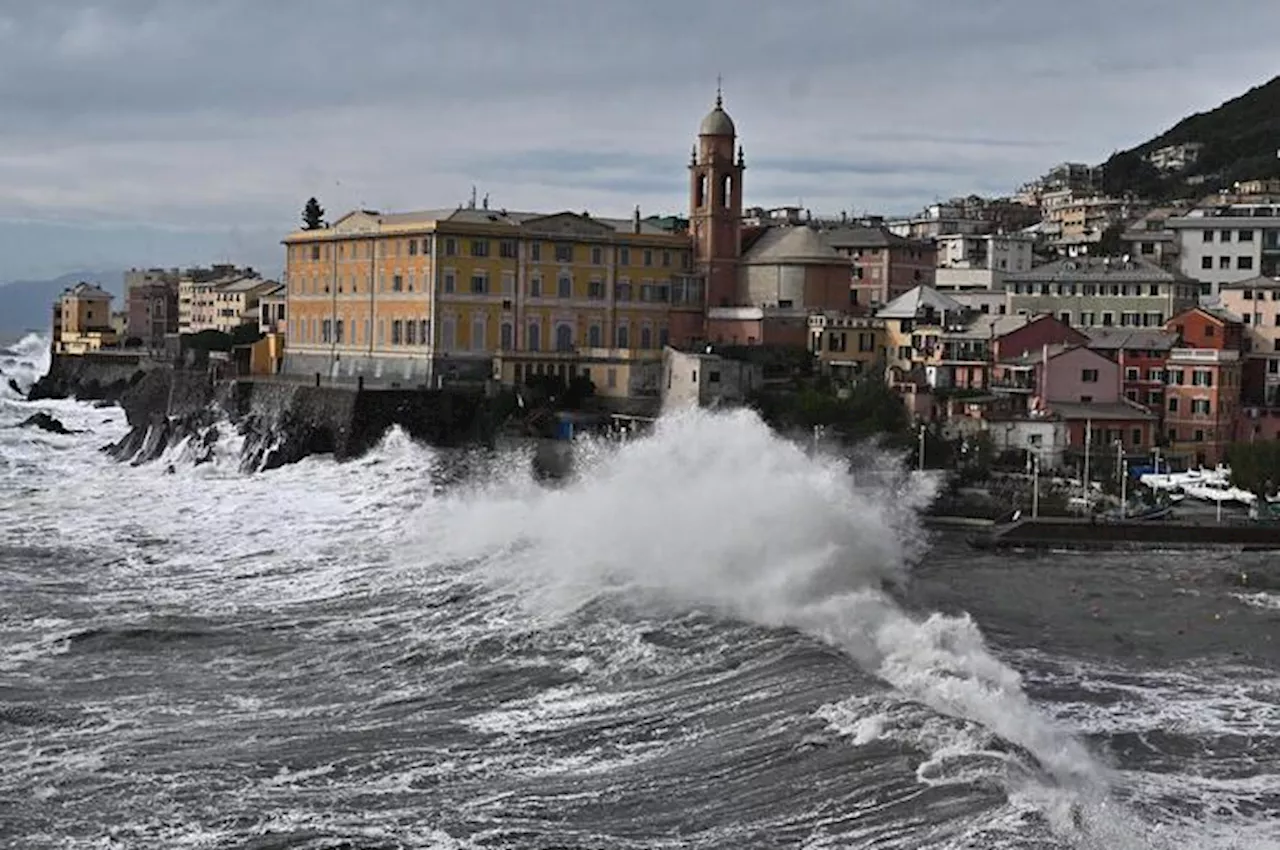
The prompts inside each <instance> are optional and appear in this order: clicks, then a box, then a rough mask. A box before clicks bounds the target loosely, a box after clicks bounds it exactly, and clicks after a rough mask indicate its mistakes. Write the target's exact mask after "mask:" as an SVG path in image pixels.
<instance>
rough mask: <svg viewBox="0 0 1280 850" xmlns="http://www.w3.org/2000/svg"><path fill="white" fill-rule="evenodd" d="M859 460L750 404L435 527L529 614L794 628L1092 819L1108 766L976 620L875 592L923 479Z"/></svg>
mask: <svg viewBox="0 0 1280 850" xmlns="http://www.w3.org/2000/svg"><path fill="white" fill-rule="evenodd" d="M863 455H864V456H863V457H861V458H860V460H859V462H858V465H857V468H856V469H855V470H854V471H853V472H852V473H850V471H849V468H848V467H849V463H848V461H847V459H845V458H836V457H833V456H831V455H827V454H824V453H821V452H808V451H806V449H805V447H803V446H801V445H798V444H796V443H794V442H789V441H785V440H782V439H780V438H779V437H777V436H776V435H775V434H774V433H773V432H772V431H771V430H770V429H769V428H768V427H767V426H766V425H765V424H764V423H763V422H762V421H761V420H760V419H759V417H758V416H756V415H755V414H754V413H752V412H750V411H736V412H731V413H708V412H702V411H694V412H690V413H686V414H682V415H678V416H674V417H664V418H663V419H661V420H660V421H659V422H658V423H657V426H656V428H655V431H654V433H653V434H652V435H651V436H650V437H647V438H644V439H640V440H636V441H634V442H630V443H627V444H624V445H622V446H621V447H619V448H618V449H616V450H604V449H597V450H594V451H591V452H588V453H587V457H588V466H589V468H588V469H586V470H583V471H582V472H581V474H580V475H578V476H576V478H575V480H573V481H572V482H570V483H569V484H568V485H567V486H565V487H562V488H558V489H551V490H548V489H543V488H540V487H537V486H536V485H532V484H525V485H519V486H514V487H513V486H512V482H511V480H510V479H508V480H507V481H506V482H505V484H504V487H505V488H506V490H505V492H495V490H494V489H492V488H489V489H486V490H481V491H476V492H472V493H470V494H468V495H466V496H460V497H458V498H457V499H455V500H454V501H453V503H452V504H451V505H448V506H439V507H441V508H443V510H442V511H441V512H438V513H436V519H437V522H443V523H444V525H445V527H447V528H448V529H449V531H448V532H447V533H446V534H444V535H443V536H444V537H446V538H447V539H448V541H449V543H450V544H451V548H450V552H451V556H454V557H457V556H462V557H469V558H473V559H481V560H483V562H484V565H485V566H484V571H485V575H486V577H487V578H488V580H489V581H490V582H491V583H492V584H493V585H494V586H495V587H496V588H499V589H505V590H506V591H509V592H511V593H513V594H515V595H516V596H517V597H518V599H519V600H520V602H521V603H522V604H523V605H525V606H526V607H527V608H528V609H530V610H531V611H532V612H533V613H534V614H535V615H536V616H539V617H546V618H551V619H552V620H554V619H558V618H560V617H562V616H565V615H568V614H569V613H571V612H573V611H575V610H577V609H578V608H580V607H581V606H582V605H584V604H587V603H589V602H591V601H593V600H596V599H599V598H601V597H603V596H607V595H612V596H619V597H629V598H632V599H635V600H637V601H638V600H640V599H654V598H656V599H660V600H664V601H666V602H668V603H670V604H675V605H677V606H685V607H689V608H695V607H696V608H709V609H712V610H716V611H719V612H721V613H722V614H724V615H727V616H731V617H735V618H740V619H742V620H745V621H748V622H754V623H758V624H761V625H766V626H771V627H785V628H795V629H799V630H801V631H803V632H805V633H808V634H810V635H812V636H814V637H816V638H819V639H821V640H823V641H825V642H827V643H829V644H831V645H833V646H836V647H839V648H840V649H842V650H843V651H845V652H847V653H848V654H849V655H850V656H851V657H852V658H853V659H854V660H856V661H857V662H858V663H859V664H860V665H861V666H862V667H863V668H864V669H866V670H867V671H869V672H872V673H874V674H875V675H877V676H878V677H880V678H881V679H883V680H884V681H886V682H887V683H889V684H890V685H892V686H893V687H895V688H896V689H898V690H899V691H900V692H902V693H903V694H904V695H906V696H907V697H909V698H911V699H913V700H916V701H918V702H920V703H921V704H923V705H926V706H928V707H929V708H930V709H932V710H934V711H937V712H939V713H941V714H945V715H949V716H953V717H957V718H960V719H963V720H966V721H970V722H975V723H978V724H980V725H982V726H983V727H985V728H987V729H988V730H990V731H991V732H992V733H994V734H996V735H997V736H999V737H1000V738H1002V739H1003V740H1005V741H1007V742H1009V743H1012V744H1014V745H1016V746H1018V747H1020V748H1022V749H1023V750H1025V751H1026V752H1028V753H1029V754H1030V755H1031V757H1032V758H1033V759H1034V760H1035V761H1036V762H1037V763H1038V765H1039V767H1040V769H1041V770H1043V772H1044V774H1045V775H1046V776H1047V777H1048V778H1049V781H1050V782H1051V783H1052V784H1053V785H1055V786H1058V787H1059V788H1062V789H1064V790H1067V791H1068V793H1069V794H1070V795H1072V797H1073V798H1077V799H1079V800H1082V801H1088V802H1089V806H1088V811H1090V812H1101V811H1105V808H1106V802H1105V801H1106V788H1107V786H1108V781H1107V775H1106V772H1105V770H1104V769H1103V768H1102V767H1101V766H1100V765H1099V764H1098V763H1097V762H1096V761H1095V760H1094V759H1093V758H1092V756H1091V755H1090V753H1089V752H1088V750H1087V749H1086V748H1085V747H1084V746H1083V745H1082V744H1081V743H1080V742H1079V741H1077V740H1075V739H1074V738H1072V737H1071V736H1070V735H1068V734H1066V733H1065V732H1064V731H1063V730H1061V729H1059V728H1058V727H1057V726H1055V725H1054V724H1053V723H1052V722H1051V721H1050V720H1049V719H1048V718H1046V717H1045V716H1043V715H1042V714H1041V713H1040V712H1038V711H1037V710H1036V708H1035V707H1034V706H1033V705H1032V703H1031V702H1030V700H1029V699H1028V697H1027V696H1026V694H1025V692H1024V691H1023V688H1022V683H1021V680H1020V678H1019V676H1018V674H1017V673H1016V672H1015V671H1014V670H1012V669H1011V668H1009V667H1008V666H1007V665H1005V664H1003V663H1002V662H1000V661H999V660H998V659H997V658H995V657H994V656H993V655H992V654H991V653H990V651H989V650H988V648H987V646H986V644H985V641H984V640H983V637H982V634H981V632H980V630H979V629H978V627H977V625H976V624H975V623H974V622H973V621H972V620H971V619H970V618H969V617H967V616H960V617H948V616H943V615H940V614H933V615H929V616H924V617H917V616H913V615H911V614H908V613H907V612H905V611H903V610H902V609H901V608H900V606H899V605H898V604H897V603H896V602H895V601H894V600H893V598H892V597H891V595H890V594H889V593H888V592H887V591H886V590H885V589H884V588H885V586H886V585H888V584H892V583H895V582H898V581H901V580H902V579H903V578H904V577H905V575H906V573H907V572H908V570H909V568H910V566H911V564H912V562H913V560H914V559H915V558H916V557H918V555H919V554H920V553H921V551H923V549H922V547H923V546H924V543H923V541H924V534H923V533H922V530H921V529H920V527H919V524H918V522H917V517H918V512H919V510H920V509H921V508H922V507H924V506H925V505H926V504H927V503H928V502H929V500H930V499H931V498H932V496H933V495H934V492H935V491H936V486H937V482H936V481H935V480H933V479H930V478H928V477H927V476H919V475H912V474H910V473H907V472H906V471H905V470H904V468H903V464H902V459H901V458H900V457H894V456H892V455H889V454H887V453H883V452H876V451H870V452H864V453H863ZM464 541H465V545H460V544H463V543H464ZM1079 811H1080V812H1084V811H1085V809H1083V808H1082V809H1079ZM1078 817H1082V818H1086V819H1087V818H1091V817H1093V816H1091V815H1079V816H1078ZM1064 823H1065V824H1066V826H1065V827H1064V828H1076V827H1078V826H1079V824H1075V823H1074V822H1073V821H1072V820H1071V816H1067V817H1066V818H1065V820H1064ZM1115 828H1117V829H1119V828H1121V827H1115ZM1111 837H1113V838H1114V837H1116V836H1115V835H1114V834H1112V836H1111ZM1119 838H1120V840H1121V841H1122V844H1121V845H1120V846H1126V847H1139V846H1145V845H1142V844H1139V843H1136V839H1134V838H1133V837H1132V836H1130V835H1129V834H1128V833H1127V832H1125V833H1124V834H1123V835H1121V836H1119Z"/></svg>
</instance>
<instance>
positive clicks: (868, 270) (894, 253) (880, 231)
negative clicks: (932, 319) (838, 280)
mask: <svg viewBox="0 0 1280 850" xmlns="http://www.w3.org/2000/svg"><path fill="white" fill-rule="evenodd" d="M823 236H824V238H825V240H826V243H827V244H828V245H829V246H831V248H833V249H834V250H835V251H837V252H838V253H840V254H842V255H844V256H846V257H848V258H849V260H850V262H851V265H852V277H853V279H852V283H851V293H850V302H851V306H852V307H853V308H855V309H860V310H874V309H876V308H877V307H879V306H881V305H885V304H888V303H889V302H890V301H893V300H894V299H895V298H897V297H899V296H900V295H903V294H904V293H906V292H909V291H910V290H912V289H914V288H915V287H917V286H933V282H934V277H935V275H936V274H937V267H938V260H937V256H938V252H937V249H936V248H935V247H934V246H933V243H931V242H925V241H923V240H918V239H908V238H906V237H903V236H897V235H895V234H893V233H891V232H890V231H889V229H888V228H887V227H885V226H883V225H877V226H874V227H868V226H864V225H857V224H855V225H847V226H843V227H832V228H830V229H828V230H825V231H824V232H823Z"/></svg>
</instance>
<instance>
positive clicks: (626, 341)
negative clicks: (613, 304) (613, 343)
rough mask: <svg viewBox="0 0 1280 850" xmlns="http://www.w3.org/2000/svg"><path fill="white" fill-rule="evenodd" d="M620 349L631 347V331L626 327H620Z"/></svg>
mask: <svg viewBox="0 0 1280 850" xmlns="http://www.w3.org/2000/svg"><path fill="white" fill-rule="evenodd" d="M617 336H618V348H630V347H631V334H630V329H629V328H628V327H627V326H626V325H618V334H617Z"/></svg>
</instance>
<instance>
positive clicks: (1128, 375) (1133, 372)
mask: <svg viewBox="0 0 1280 850" xmlns="http://www.w3.org/2000/svg"><path fill="white" fill-rule="evenodd" d="M1124 379H1125V380H1126V381H1136V380H1138V370H1137V369H1135V368H1133V367H1129V368H1127V369H1125V370H1124Z"/></svg>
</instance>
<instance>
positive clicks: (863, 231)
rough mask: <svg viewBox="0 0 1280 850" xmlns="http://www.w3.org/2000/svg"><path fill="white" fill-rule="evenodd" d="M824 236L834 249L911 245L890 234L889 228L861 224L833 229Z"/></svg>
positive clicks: (826, 231)
mask: <svg viewBox="0 0 1280 850" xmlns="http://www.w3.org/2000/svg"><path fill="white" fill-rule="evenodd" d="M822 236H823V238H825V239H826V240H827V244H828V245H830V246H831V247H833V248H886V247H889V246H893V245H908V244H911V240H910V239H907V238H906V237H904V236H898V235H897V234H895V233H890V232H889V231H888V229H887V228H884V227H866V226H864V225H860V224H849V225H842V226H840V227H832V228H829V229H827V230H824V231H822Z"/></svg>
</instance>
